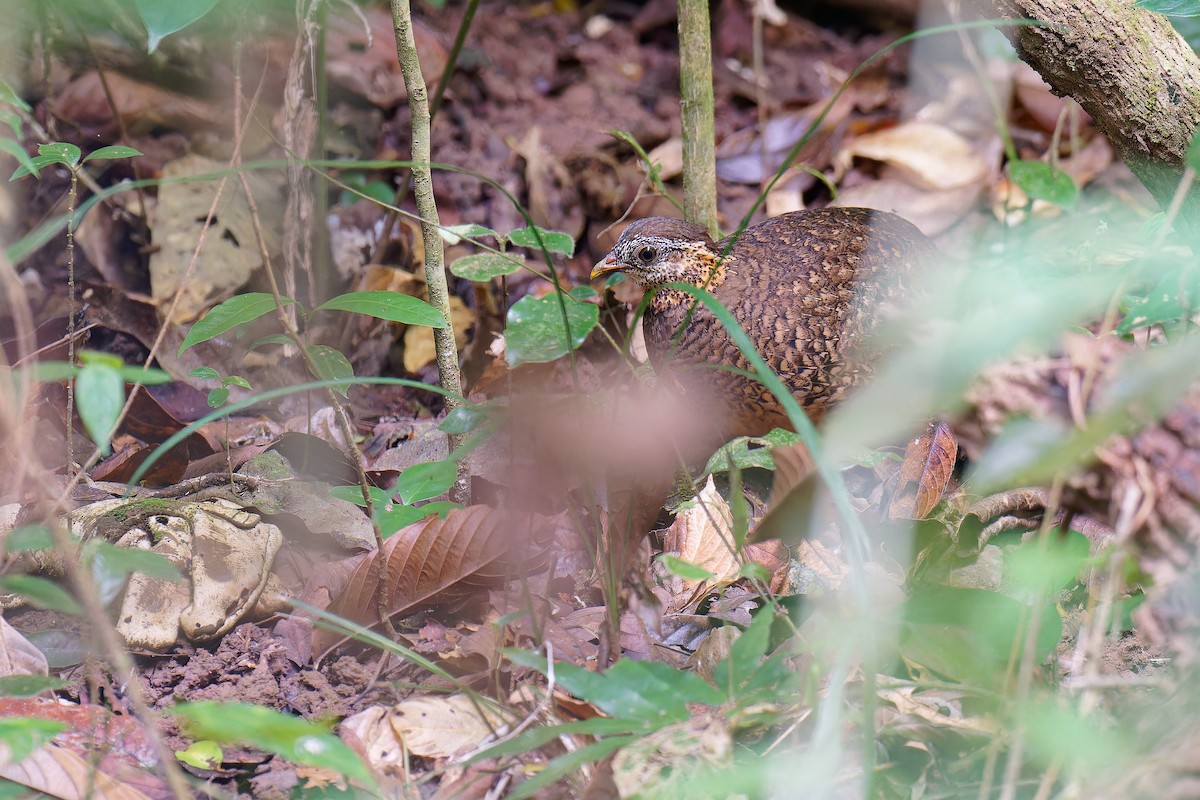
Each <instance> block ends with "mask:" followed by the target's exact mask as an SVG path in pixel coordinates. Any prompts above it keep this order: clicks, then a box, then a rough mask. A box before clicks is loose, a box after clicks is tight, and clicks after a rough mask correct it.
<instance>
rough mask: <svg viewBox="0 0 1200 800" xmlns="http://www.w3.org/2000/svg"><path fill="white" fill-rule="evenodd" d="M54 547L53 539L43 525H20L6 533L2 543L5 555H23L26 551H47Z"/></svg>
mask: <svg viewBox="0 0 1200 800" xmlns="http://www.w3.org/2000/svg"><path fill="white" fill-rule="evenodd" d="M51 547H54V537H53V536H51V535H50V529H49V528H47V527H46V526H45V525H41V524H38V525H22V526H21V527H19V528H13V529H12V530H11V531H9V532H8V537H7V538H6V539H5V541H4V550H5V552H7V553H23V552H26V551H28V550H48V549H50V548H51Z"/></svg>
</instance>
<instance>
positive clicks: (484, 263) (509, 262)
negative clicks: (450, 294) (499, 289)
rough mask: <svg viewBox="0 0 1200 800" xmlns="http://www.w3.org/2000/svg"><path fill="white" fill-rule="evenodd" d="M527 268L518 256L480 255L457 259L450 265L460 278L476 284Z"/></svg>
mask: <svg viewBox="0 0 1200 800" xmlns="http://www.w3.org/2000/svg"><path fill="white" fill-rule="evenodd" d="M524 267H525V259H523V258H521V257H520V256H516V255H503V254H499V253H479V254H478V255H473V256H463V257H462V258H457V259H455V260H454V262H453V263H451V264H450V272H452V273H453V274H455V275H457V276H458V277H460V278H466V279H467V280H469V281H475V282H476V283H487V282H488V281H490V280H491V279H492V278H499V277H500V276H501V275H512V274H513V273H514V272H516V271H517V270H519V269H523V268H524Z"/></svg>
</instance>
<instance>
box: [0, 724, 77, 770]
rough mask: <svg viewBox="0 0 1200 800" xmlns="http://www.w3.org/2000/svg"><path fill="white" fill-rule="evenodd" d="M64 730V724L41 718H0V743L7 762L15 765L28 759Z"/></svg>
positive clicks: (65, 725) (65, 727)
mask: <svg viewBox="0 0 1200 800" xmlns="http://www.w3.org/2000/svg"><path fill="white" fill-rule="evenodd" d="M66 729H67V724H66V723H65V722H58V721H56V720H50V719H42V718H41V717H0V743H3V744H4V745H5V747H6V748H7V749H8V753H6V754H5V755H7V759H6V760H7V762H8V763H9V764H15V763H17V762H18V761H22V760H24V759H25V758H28V757H29V754H30V753H32V752H33V751H34V750H38V749H40V748H41V747H43V746H45V745H46V744H48V743H49V742H50V740H51V739H53V738H54V737H55V736H57V735H58V734H60V733H62V732H63V731H65V730H66Z"/></svg>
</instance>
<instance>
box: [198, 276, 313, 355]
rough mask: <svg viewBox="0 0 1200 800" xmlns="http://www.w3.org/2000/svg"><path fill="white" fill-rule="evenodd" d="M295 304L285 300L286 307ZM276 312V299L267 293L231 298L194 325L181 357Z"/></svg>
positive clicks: (253, 293)
mask: <svg viewBox="0 0 1200 800" xmlns="http://www.w3.org/2000/svg"><path fill="white" fill-rule="evenodd" d="M293 302H295V301H293V300H290V299H288V298H286V297H285V298H283V304H284V305H285V306H287V305H291V304H292V303H293ZM274 310H275V298H273V297H271V295H269V294H267V293H266V292H247V293H246V294H239V295H237V296H235V297H231V298H229V299H228V300H226V301H225V302H224V303H221V304H220V305H218V306H214V307H213V308H212V310H210V311H209V312H208V313H207V314H205V315H204V318H203V319H201V320H199V321H197V322H196V323H195V324H194V325H192V328H191V330H189V331H188V335H187V336H186V337H184V340H183V344H181V345H179V355H183V351H185V350H187V349H188V348H189V347H191V346H193V345H197V344H200V343H201V342H207V341H208V340H209V339H214V338H216V337H218V336H220V335H221V334H222V333H225V332H226V331H228V330H230V329H231V328H236V327H237V326H238V325H245V324H246V323H247V322H253V321H254V320H256V319H258V318H259V317H261V316H262V315H264V314H267V313H269V312H271V311H274Z"/></svg>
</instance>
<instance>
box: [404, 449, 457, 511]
mask: <svg viewBox="0 0 1200 800" xmlns="http://www.w3.org/2000/svg"><path fill="white" fill-rule="evenodd" d="M457 479H458V465H457V464H455V463H454V461H453V460H452V459H449V458H447V459H444V460H442V461H427V462H425V463H424V464H415V465H413V466H411V467H409V468H408V469H406V470H404V472H402V473H400V477H399V478H398V479H397V480H396V487H395V488H394V489H393V490H392V491H393V492H394V493H395V495H396V496H398V497H399V498H400V502H401V503H403V504H404V505H410V504H412V503H419V502H420V501H422V500H429V499H431V498H434V497H437V496H439V495H443V494H445V493H446V492H448V491H450V487H452V486H453V485H454V481H456V480H457Z"/></svg>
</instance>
